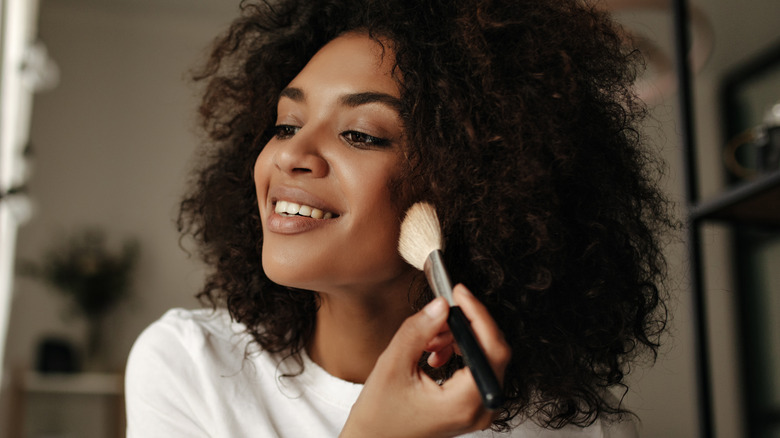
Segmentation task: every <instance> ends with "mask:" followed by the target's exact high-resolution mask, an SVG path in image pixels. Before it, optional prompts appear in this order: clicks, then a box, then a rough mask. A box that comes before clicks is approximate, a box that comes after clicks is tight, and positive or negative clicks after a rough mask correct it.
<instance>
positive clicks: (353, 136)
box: [254, 33, 413, 293]
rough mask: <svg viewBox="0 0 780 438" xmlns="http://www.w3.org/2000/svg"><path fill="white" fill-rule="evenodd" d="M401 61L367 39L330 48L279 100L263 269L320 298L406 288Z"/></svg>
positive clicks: (265, 169)
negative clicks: (398, 187) (396, 69)
mask: <svg viewBox="0 0 780 438" xmlns="http://www.w3.org/2000/svg"><path fill="white" fill-rule="evenodd" d="M393 62H394V54H393V52H392V50H390V49H389V48H385V49H384V52H383V49H382V47H381V46H380V45H379V44H378V43H376V42H375V41H373V40H371V39H369V38H368V36H366V35H364V34H358V33H353V34H346V35H344V36H341V37H339V38H336V39H334V40H333V41H331V42H330V43H328V44H327V45H326V46H325V47H323V48H322V49H321V50H320V51H319V52H317V54H316V55H314V57H313V58H312V59H311V60H310V61H309V63H308V64H307V65H306V66H305V67H304V68H303V70H302V71H301V72H300V73H299V74H298V76H296V77H295V78H294V79H293V80H292V82H290V84H289V85H288V86H287V88H285V89H284V90H283V91H282V93H281V96H280V98H279V103H278V118H277V122H276V126H277V128H276V135H275V136H274V137H273V138H272V139H271V140H270V141H269V142H268V144H267V145H266V146H265V148H264V149H263V151H262V152H261V153H260V156H259V157H258V159H257V162H256V164H255V169H254V179H255V186H256V189H257V198H258V204H259V208H260V217H261V219H262V224H263V251H262V260H263V269H264V270H265V273H266V275H268V277H269V278H270V279H271V280H273V281H274V282H276V283H279V284H282V285H285V286H290V287H296V288H301V289H308V290H314V291H318V292H326V293H327V292H330V291H341V290H346V291H371V292H373V291H376V290H377V289H380V288H385V289H387V288H393V289H394V288H396V287H399V286H400V287H404V288H408V284H409V276H410V275H411V272H412V269H413V268H411V267H410V266H408V265H407V264H405V263H404V262H403V261H402V259H401V258H400V256H399V255H398V252H397V245H398V233H399V228H400V217H401V214H402V212H401V211H399V208H398V206H396V205H395V204H394V202H393V197H392V196H391V193H390V190H389V187H388V183H389V181H391V180H392V179H396V178H398V177H399V176H400V160H401V157H402V150H403V148H404V143H403V142H404V131H403V129H402V124H401V119H400V116H399V103H400V102H399V96H400V94H399V90H398V86H397V84H396V82H395V81H394V80H393V78H392V76H391V68H392V65H393Z"/></svg>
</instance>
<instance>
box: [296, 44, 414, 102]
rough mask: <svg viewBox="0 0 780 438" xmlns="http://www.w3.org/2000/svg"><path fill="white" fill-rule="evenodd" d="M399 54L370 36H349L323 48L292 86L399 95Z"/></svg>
mask: <svg viewBox="0 0 780 438" xmlns="http://www.w3.org/2000/svg"><path fill="white" fill-rule="evenodd" d="M394 64H395V53H394V52H393V51H392V49H391V48H390V47H388V45H386V44H385V45H383V44H380V43H379V42H377V41H375V40H373V39H371V38H370V37H369V36H368V35H367V34H366V33H357V32H354V33H347V34H344V35H341V36H339V37H337V38H335V39H333V40H332V41H330V42H329V43H328V44H326V45H325V46H323V47H322V48H321V49H320V50H319V51H318V52H317V53H316V54H315V55H314V56H313V57H312V58H311V60H309V62H308V63H307V64H306V66H305V67H304V68H303V70H301V72H300V73H299V74H298V76H296V77H295V78H294V79H293V80H292V82H291V83H290V86H293V87H299V88H302V89H304V90H306V89H309V88H313V87H317V88H329V89H330V90H331V91H343V92H355V91H376V92H383V93H387V94H390V95H393V96H396V97H397V96H399V94H400V92H399V89H398V84H397V83H396V81H395V80H394V78H393V75H392V72H393V66H394Z"/></svg>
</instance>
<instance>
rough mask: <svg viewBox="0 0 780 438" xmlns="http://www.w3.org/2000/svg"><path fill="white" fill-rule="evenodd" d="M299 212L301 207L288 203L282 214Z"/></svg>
mask: <svg viewBox="0 0 780 438" xmlns="http://www.w3.org/2000/svg"><path fill="white" fill-rule="evenodd" d="M300 210H301V206H300V205H299V204H296V203H294V202H288V203H287V208H285V209H284V212H285V213H287V214H298V212H299V211H300Z"/></svg>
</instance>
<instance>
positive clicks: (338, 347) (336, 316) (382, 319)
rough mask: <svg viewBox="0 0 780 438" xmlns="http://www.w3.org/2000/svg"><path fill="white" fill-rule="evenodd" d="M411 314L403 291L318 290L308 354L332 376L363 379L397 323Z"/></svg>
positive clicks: (371, 368)
mask: <svg viewBox="0 0 780 438" xmlns="http://www.w3.org/2000/svg"><path fill="white" fill-rule="evenodd" d="M383 298H385V299H383ZM411 314H412V310H411V305H410V304H409V301H408V299H407V292H406V291H404V292H396V293H395V294H385V295H384V296H383V295H382V294H372V295H370V296H367V297H359V296H358V297H356V296H354V295H351V294H324V293H323V294H320V308H319V310H318V312H317V323H316V326H315V331H314V337H313V339H312V341H311V343H310V345H309V346H308V348H307V350H308V353H309V356H310V357H311V359H312V360H313V361H314V362H315V363H317V364H318V365H320V366H321V367H322V368H323V369H325V371H327V372H328V373H329V374H331V375H333V376H335V377H338V378H340V379H343V380H347V381H350V382H354V383H364V382H365V381H366V379H367V378H368V375H369V374H370V373H371V370H373V369H374V364H375V363H376V360H377V358H379V355H380V354H382V352H383V351H384V350H385V348H386V347H387V345H388V344H389V343H390V340H391V339H392V337H393V335H394V334H395V332H396V330H398V327H400V325H401V323H402V322H403V321H404V319H406V318H407V317H408V316H409V315H411Z"/></svg>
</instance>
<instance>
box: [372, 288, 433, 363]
mask: <svg viewBox="0 0 780 438" xmlns="http://www.w3.org/2000/svg"><path fill="white" fill-rule="evenodd" d="M448 311H449V306H448V305H447V302H446V301H445V300H444V299H443V298H436V299H434V300H433V301H431V302H430V303H428V305H426V306H425V307H424V308H423V309H422V310H421V311H419V312H417V313H415V314H414V315H412V316H410V317H408V318H406V320H405V321H404V322H403V324H401V327H400V328H399V329H398V331H397V332H396V333H395V335H394V336H393V339H392V340H391V341H390V345H388V346H387V349H386V350H385V352H384V353H383V354H382V357H383V358H385V359H386V360H389V361H391V362H394V363H396V364H399V363H400V364H407V365H408V366H410V367H411V368H410V369H411V370H413V371H417V364H418V361H419V359H420V355H421V354H422V353H423V351H424V350H425V347H426V346H427V345H428V343H429V342H430V341H431V340H432V339H433V338H435V337H436V335H437V334H439V333H440V332H441V331H442V329H443V328H444V327H445V325H446V320H447V313H448Z"/></svg>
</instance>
